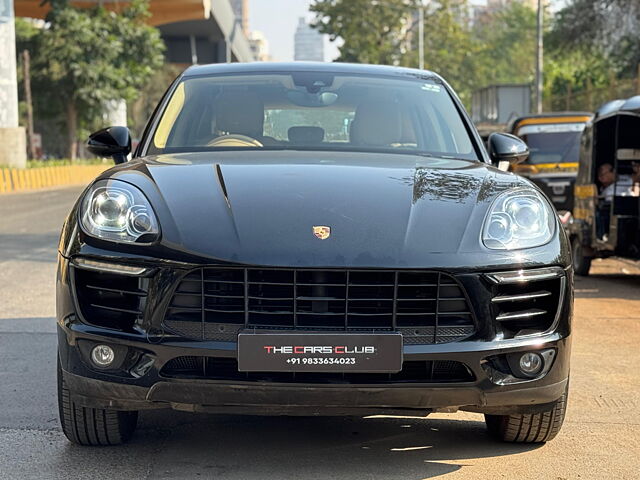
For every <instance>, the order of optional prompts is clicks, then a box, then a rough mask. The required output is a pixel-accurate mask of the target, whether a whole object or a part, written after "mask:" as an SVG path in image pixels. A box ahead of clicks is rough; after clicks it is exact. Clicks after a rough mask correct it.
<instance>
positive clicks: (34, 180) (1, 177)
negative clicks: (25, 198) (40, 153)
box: [0, 165, 111, 194]
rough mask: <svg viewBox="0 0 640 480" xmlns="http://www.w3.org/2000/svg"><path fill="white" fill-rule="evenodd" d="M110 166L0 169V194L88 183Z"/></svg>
mask: <svg viewBox="0 0 640 480" xmlns="http://www.w3.org/2000/svg"><path fill="white" fill-rule="evenodd" d="M110 167H111V166H110V165H65V166H58V167H35V168H0V194H3V193H12V192H23V191H27V190H38V189H41V188H49V187H59V186H64V185H81V184H86V183H89V182H90V181H91V180H93V179H94V178H96V177H97V176H98V175H99V174H101V173H102V172H104V171H105V170H107V169H108V168H110Z"/></svg>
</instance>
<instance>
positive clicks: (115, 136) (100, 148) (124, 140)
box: [87, 127, 131, 165]
mask: <svg viewBox="0 0 640 480" xmlns="http://www.w3.org/2000/svg"><path fill="white" fill-rule="evenodd" d="M87 149H88V150H89V151H90V152H91V153H93V154H94V155H98V156H99V157H113V162H114V163H115V164H116V165H118V164H120V163H124V162H126V161H127V155H129V153H130V152H131V134H130V133H129V129H128V128H127V127H108V128H103V129H102V130H98V131H97V132H95V133H92V134H91V135H90V136H89V140H88V141H87Z"/></svg>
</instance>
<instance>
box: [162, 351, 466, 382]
mask: <svg viewBox="0 0 640 480" xmlns="http://www.w3.org/2000/svg"><path fill="white" fill-rule="evenodd" d="M160 374H161V375H162V376H164V377H169V378H204V379H211V380H237V381H249V382H251V381H254V382H282V383H289V382H296V383H323V384H327V383H338V384H368V383H371V384H373V383H376V384H379V383H412V382H414V383H449V382H472V381H474V379H475V377H474V375H473V373H471V371H470V370H469V368H467V366H466V365H464V364H463V363H460V362H453V361H422V360H420V361H406V362H404V363H403V364H402V370H401V371H400V372H398V373H341V372H335V373H334V372H318V373H315V372H313V373H308V372H304V373H300V372H298V373H292V372H264V373H263V372H249V373H248V372H239V371H238V362H237V361H236V359H235V358H221V357H195V356H193V357H177V358H174V359H172V360H169V361H168V362H167V363H166V364H165V365H164V367H163V368H162V370H161V372H160Z"/></svg>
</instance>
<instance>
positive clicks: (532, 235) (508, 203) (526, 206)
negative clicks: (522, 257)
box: [482, 188, 556, 250]
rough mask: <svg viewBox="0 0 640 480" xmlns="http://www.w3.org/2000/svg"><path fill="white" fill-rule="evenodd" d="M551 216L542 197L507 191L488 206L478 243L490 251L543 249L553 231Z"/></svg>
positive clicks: (524, 191) (526, 191) (521, 190)
mask: <svg viewBox="0 0 640 480" xmlns="http://www.w3.org/2000/svg"><path fill="white" fill-rule="evenodd" d="M555 225H556V224H555V213H554V212H553V209H552V208H551V206H550V205H549V202H547V201H546V200H545V199H544V198H543V197H542V195H540V194H539V193H538V192H537V191H535V190H532V189H529V188H518V189H514V190H509V191H507V192H504V193H502V194H501V195H499V196H498V197H497V198H496V199H495V200H494V202H493V205H491V208H490V209H489V213H488V214H487V218H486V219H485V221H484V227H483V228H482V241H483V242H484V244H485V246H486V247H487V248H491V249H494V250H516V249H520V248H531V247H538V246H540V245H544V244H545V243H547V242H548V241H549V240H551V237H553V233H554V231H555Z"/></svg>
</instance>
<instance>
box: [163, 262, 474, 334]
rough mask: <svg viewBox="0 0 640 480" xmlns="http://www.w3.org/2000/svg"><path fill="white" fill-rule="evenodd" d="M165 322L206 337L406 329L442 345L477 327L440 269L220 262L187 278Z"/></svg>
mask: <svg viewBox="0 0 640 480" xmlns="http://www.w3.org/2000/svg"><path fill="white" fill-rule="evenodd" d="M165 326H167V327H168V328H169V329H170V330H172V331H174V332H175V333H177V334H179V335H181V336H185V337H190V338H197V339H207V340H225V339H230V338H231V339H232V340H233V338H232V336H233V335H234V334H236V333H237V331H238V330H239V329H240V328H256V329H275V330H291V329H296V330H310V331H372V330H373V331H376V330H380V331H390V330H400V331H402V333H403V335H405V336H407V337H411V338H412V340H409V342H410V343H443V342H449V341H454V340H458V339H460V338H464V337H467V336H469V335H470V334H471V333H473V331H474V324H473V318H472V314H471V311H470V310H469V307H468V304H467V301H466V298H465V295H464V292H463V290H462V288H461V287H460V286H459V285H458V283H457V282H456V281H455V280H454V279H453V277H451V276H449V275H446V274H444V273H440V272H432V271H393V270H303V269H275V268H274V269H256V268H214V267H207V268H200V269H197V270H193V271H191V272H190V273H188V274H187V275H186V276H185V277H184V278H183V279H182V280H181V282H180V283H179V285H178V287H177V289H176V291H175V293H174V296H173V298H172V301H171V304H170V306H169V309H168V311H167V315H166V317H165Z"/></svg>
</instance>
